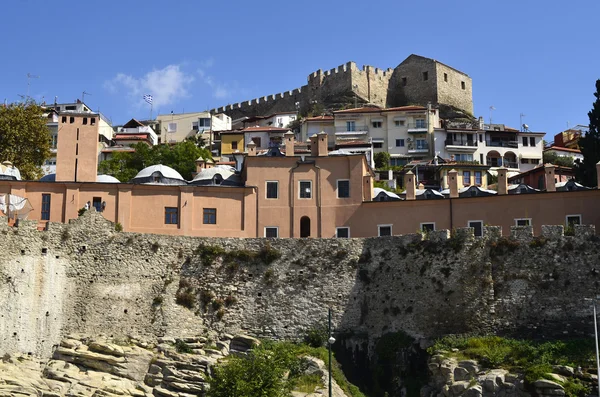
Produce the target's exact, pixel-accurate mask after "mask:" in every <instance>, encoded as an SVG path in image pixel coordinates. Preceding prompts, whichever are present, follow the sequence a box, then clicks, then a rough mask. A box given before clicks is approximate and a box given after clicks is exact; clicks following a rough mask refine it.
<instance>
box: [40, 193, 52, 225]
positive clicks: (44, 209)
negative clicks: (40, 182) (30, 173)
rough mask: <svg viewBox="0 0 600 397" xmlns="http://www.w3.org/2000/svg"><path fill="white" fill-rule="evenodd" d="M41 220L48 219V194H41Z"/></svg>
mask: <svg viewBox="0 0 600 397" xmlns="http://www.w3.org/2000/svg"><path fill="white" fill-rule="evenodd" d="M42 220H43V221H49V220H50V195H49V194H42Z"/></svg>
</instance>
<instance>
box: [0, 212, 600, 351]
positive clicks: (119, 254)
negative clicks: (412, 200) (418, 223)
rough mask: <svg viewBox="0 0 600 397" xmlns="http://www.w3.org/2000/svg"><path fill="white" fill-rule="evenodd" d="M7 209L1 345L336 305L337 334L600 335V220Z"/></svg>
mask: <svg viewBox="0 0 600 397" xmlns="http://www.w3.org/2000/svg"><path fill="white" fill-rule="evenodd" d="M36 226H37V223H36V222H31V221H21V222H20V223H19V225H18V227H9V226H8V225H7V222H6V218H0V233H1V234H2V236H3V238H2V239H1V240H0V249H1V250H2V254H3V255H2V257H1V259H0V277H1V278H2V281H3V282H2V284H0V305H1V307H2V308H3V309H2V311H1V313H0V351H2V352H3V353H12V352H17V351H19V352H26V353H27V352H31V353H33V354H36V355H42V356H47V355H48V354H49V353H50V352H51V350H52V346H53V345H54V344H56V343H58V341H59V340H60V338H61V337H63V336H65V335H67V334H70V333H78V334H82V335H87V336H91V337H93V336H95V335H99V334H104V335H106V336H107V337H109V338H118V337H120V336H124V335H141V336H143V337H145V338H149V339H153V338H156V337H158V336H178V337H183V336H186V335H190V336H191V335H198V334H201V333H202V331H203V330H204V329H206V328H211V329H213V330H217V331H227V332H230V333H235V332H246V333H250V334H253V335H257V336H261V337H270V338H277V339H279V338H286V339H287V338H297V337H299V336H301V335H302V334H303V333H304V332H305V330H306V329H308V328H310V327H312V326H314V325H316V324H322V323H323V321H324V319H325V317H326V313H327V308H328V307H331V308H332V309H333V312H334V323H335V326H336V333H338V334H346V335H354V336H357V335H362V336H361V338H366V339H367V340H372V339H373V338H377V337H378V336H380V335H382V334H384V333H386V332H392V331H396V330H403V331H405V332H407V333H409V334H410V335H412V336H414V337H417V338H430V337H435V336H439V335H443V334H448V333H460V332H498V333H501V334H513V335H519V336H525V335H527V334H531V335H534V336H536V337H546V336H556V335H559V336H574V335H582V334H587V333H589V331H590V330H591V329H593V328H591V327H592V324H591V320H592V319H591V316H590V307H589V304H588V303H586V302H584V301H583V298H585V297H593V296H595V295H596V294H597V293H598V292H599V289H600V287H599V285H600V272H599V271H598V269H599V264H600V242H599V240H600V239H599V238H598V237H597V236H596V235H595V229H594V227H592V226H576V227H575V231H574V233H575V235H574V236H564V235H563V227H562V226H551V227H543V228H542V236H540V237H533V230H532V228H531V227H513V228H512V230H511V237H510V238H507V237H501V230H500V228H499V227H487V228H486V229H485V236H484V238H480V239H475V238H474V237H473V235H472V229H457V230H456V231H455V233H454V234H453V235H451V234H450V232H449V231H436V232H432V233H430V234H429V235H427V236H426V237H427V238H426V239H423V237H424V236H423V235H421V234H411V235H406V236H397V237H388V238H369V239H269V240H267V239H227V238H192V237H181V236H164V235H151V234H137V233H124V232H116V231H115V230H114V225H113V224H112V223H110V222H108V221H106V220H105V219H104V218H103V217H102V216H101V215H100V214H97V213H94V212H93V211H88V212H87V213H85V214H84V215H82V216H81V217H80V218H78V219H76V220H74V221H72V222H70V223H69V224H68V225H64V224H56V223H51V224H49V229H48V230H47V231H38V230H37V227H36Z"/></svg>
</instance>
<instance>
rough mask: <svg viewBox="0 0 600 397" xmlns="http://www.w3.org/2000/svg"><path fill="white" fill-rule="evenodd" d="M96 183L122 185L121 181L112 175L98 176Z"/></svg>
mask: <svg viewBox="0 0 600 397" xmlns="http://www.w3.org/2000/svg"><path fill="white" fill-rule="evenodd" d="M96 182H100V183H121V181H120V180H118V179H117V178H115V177H114V176H110V175H97V176H96Z"/></svg>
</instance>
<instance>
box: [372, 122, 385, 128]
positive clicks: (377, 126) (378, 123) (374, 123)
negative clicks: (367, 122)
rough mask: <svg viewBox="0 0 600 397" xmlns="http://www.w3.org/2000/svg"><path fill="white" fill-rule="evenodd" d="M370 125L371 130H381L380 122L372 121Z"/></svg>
mask: <svg viewBox="0 0 600 397" xmlns="http://www.w3.org/2000/svg"><path fill="white" fill-rule="evenodd" d="M371 124H373V128H381V125H382V123H381V121H373V122H371Z"/></svg>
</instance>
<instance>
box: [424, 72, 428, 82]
mask: <svg viewBox="0 0 600 397" xmlns="http://www.w3.org/2000/svg"><path fill="white" fill-rule="evenodd" d="M428 79H429V73H427V72H423V81H427V80H428Z"/></svg>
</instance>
